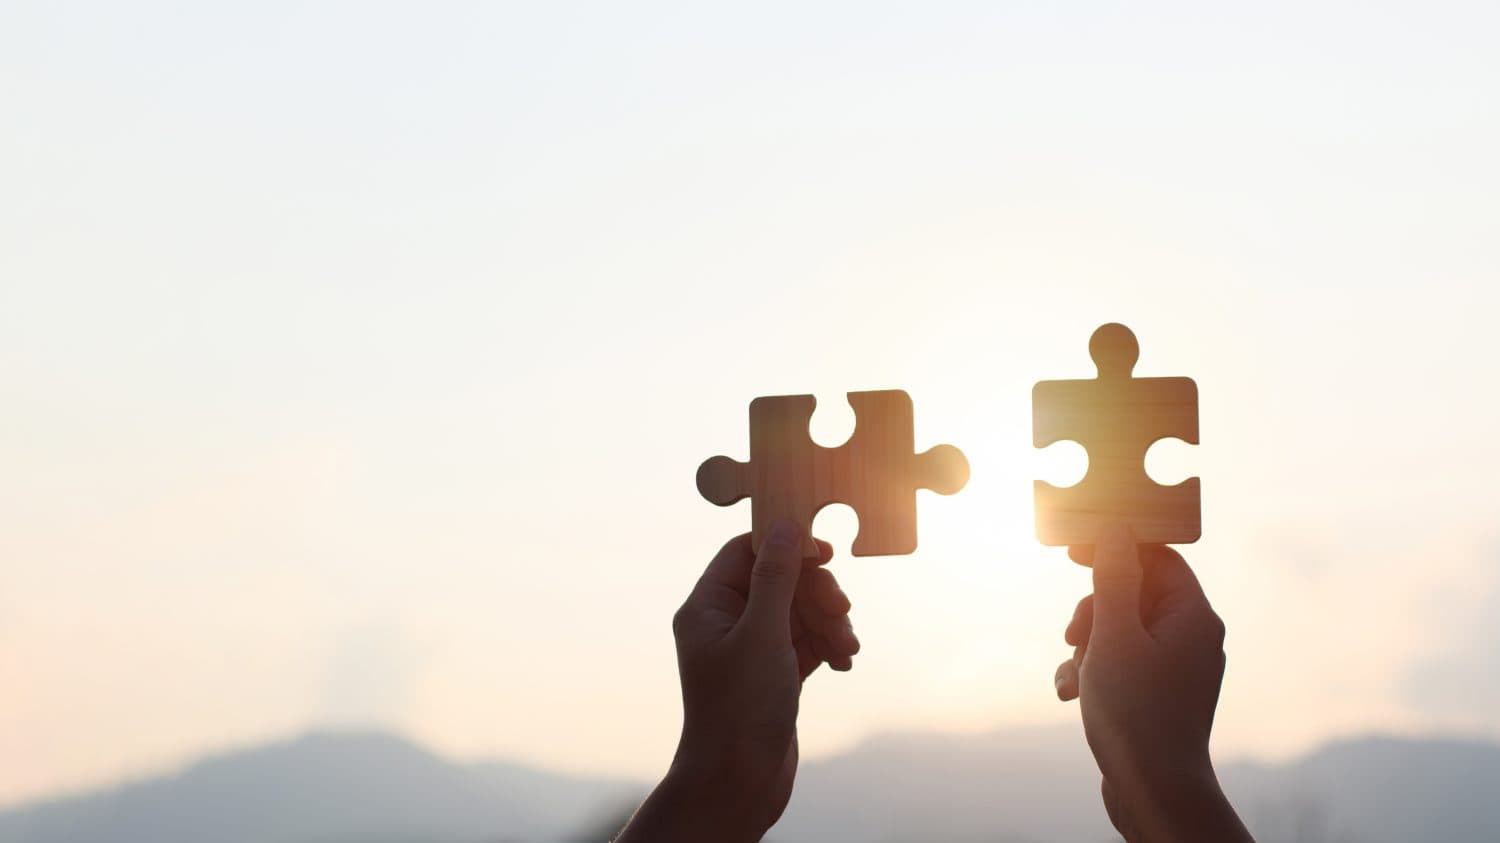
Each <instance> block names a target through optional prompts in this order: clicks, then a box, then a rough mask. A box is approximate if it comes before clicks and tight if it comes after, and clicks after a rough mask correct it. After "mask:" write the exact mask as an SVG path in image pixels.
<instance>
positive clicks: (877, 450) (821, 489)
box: [698, 389, 969, 557]
mask: <svg viewBox="0 0 1500 843" xmlns="http://www.w3.org/2000/svg"><path fill="white" fill-rule="evenodd" d="M816 403H817V402H816V399H814V398H813V396H811V395H781V396H774V397H766V398H757V399H755V400H754V401H752V402H751V403H750V461H749V462H747V463H744V462H739V461H737V460H733V459H730V458H729V457H722V456H721V457H712V458H710V459H708V460H706V461H705V462H704V463H703V464H702V465H701V466H699V467H698V491H699V492H700V493H701V494H702V495H703V497H705V498H707V499H708V500H709V501H711V502H713V503H716V504H718V505H719V506H729V505H730V504H732V503H735V502H736V501H739V500H741V499H743V498H747V497H748V498H750V522H751V544H752V545H753V546H754V548H755V549H756V550H759V549H760V543H761V541H762V540H763V539H764V538H765V536H766V533H767V532H768V531H769V530H770V528H771V525H773V524H775V523H776V522H777V521H778V520H780V519H782V518H787V519H791V520H792V521H794V522H796V523H797V524H798V525H799V526H801V528H802V535H803V542H804V544H803V549H802V550H803V554H804V555H805V556H808V557H813V556H816V555H817V553H818V549H817V545H816V544H815V543H814V542H813V539H812V521H813V518H814V517H815V516H817V514H818V510H820V509H822V508H823V507H825V506H827V505H828V504H830V503H842V504H847V505H848V506H849V507H850V508H851V509H853V510H854V512H855V514H856V515H857V516H858V517H859V533H858V534H857V535H855V537H854V547H853V551H854V555H855V556H888V555H898V554H906V553H911V552H912V551H913V550H915V549H916V547H917V500H916V492H917V489H931V490H932V491H935V492H937V493H939V494H943V495H951V494H953V493H954V492H957V491H958V490H959V489H962V488H963V487H964V484H965V483H967V482H968V480H969V462H968V460H967V459H965V458H964V455H963V453H962V452H961V451H959V450H958V449H957V448H955V447H953V446H952V445H938V446H937V447H935V448H933V449H931V450H929V451H927V452H925V453H921V454H917V453H913V451H914V449H915V448H914V443H915V436H914V434H913V431H912V404H911V397H910V396H908V395H907V394H906V393H905V392H902V391H901V390H895V389H892V390H880V391H875V392H851V393H849V406H851V407H853V408H854V417H855V427H854V434H853V435H852V436H850V437H849V441H847V442H845V443H844V444H843V445H840V446H839V447H837V448H825V447H823V446H821V445H819V444H817V443H815V442H813V441H812V437H811V436H810V435H809V433H808V423H809V422H810V421H812V414H813V409H814V407H815V406H816Z"/></svg>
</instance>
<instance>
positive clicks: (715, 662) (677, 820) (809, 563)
mask: <svg viewBox="0 0 1500 843" xmlns="http://www.w3.org/2000/svg"><path fill="white" fill-rule="evenodd" d="M801 540H802V535H801V531H800V530H799V529H798V528H797V527H796V526H795V525H793V524H790V523H782V524H778V525H777V526H776V527H775V528H774V529H773V530H772V531H771V535H770V536H769V537H767V539H766V541H765V542H764V543H763V544H762V546H761V549H760V554H759V556H755V555H754V554H752V553H751V551H750V537H749V536H740V537H738V538H735V539H733V540H731V541H730V542H729V543H728V544H726V545H725V546H724V548H723V550H720V551H719V555H718V556H716V557H714V560H713V561H712V562H710V563H709V565H708V569H707V570H705V571H704V572H703V576H702V578H701V579H699V580H698V584H697V586H695V587H694V588H693V592H692V594H690V595H688V598H687V602H685V603H684V604H683V605H682V608H681V609H679V610H678V611H677V615H676V617H674V618H673V619H672V632H673V635H674V636H675V637H676V639H677V666H678V673H679V676H680V678H681V681H682V709H683V724H682V736H681V738H680V739H679V741H678V746H677V754H676V756H675V757H674V758H673V759H672V765H671V767H670V768H669V769H668V771H667V774H666V776H665V777H664V778H663V779H662V781H661V783H660V784H659V785H657V787H656V789H655V790H654V791H653V792H652V793H651V795H650V796H649V797H648V798H647V799H646V801H645V803H644V804H642V805H641V807H640V809H639V810H638V811H637V812H636V814H635V816H634V817H633V818H631V820H630V822H629V823H628V824H627V825H626V827H625V830H624V831H623V832H622V833H621V834H620V836H619V837H618V838H617V839H616V840H617V843H647V842H648V841H649V843H675V842H676V841H695V842H696V841H704V840H718V841H725V843H741V841H756V840H759V839H760V838H761V836H762V835H763V834H765V832H766V830H767V829H769V828H770V827H771V826H772V825H773V824H775V822H776V821H777V820H778V819H780V818H781V813H782V811H784V810H785V809H786V805H787V801H788V800H789V799H790V798H791V795H792V780H793V778H794V777H795V775H796V772H797V706H798V700H799V698H800V696H801V693H802V682H803V681H804V680H805V679H807V677H808V676H809V675H810V674H811V673H812V672H813V671H814V670H816V669H817V668H818V666H819V665H820V664H823V663H825V662H826V663H827V664H828V665H829V667H832V668H833V669H834V670H848V669H849V668H850V667H851V666H852V664H853V662H852V658H853V656H854V654H855V653H857V652H858V651H859V640H858V639H857V638H856V637H855V636H854V629H853V627H852V626H851V625H850V623H849V598H848V597H846V596H845V595H844V592H843V591H842V590H840V589H839V586H838V582H837V581H836V580H835V579H834V577H833V575H832V574H831V573H829V571H828V569H826V568H824V567H821V566H822V565H823V563H825V562H827V561H828V559H829V557H830V556H831V555H832V549H831V548H829V546H828V545H827V544H825V543H823V542H819V543H818V547H819V551H820V554H819V557H818V558H817V559H810V560H804V559H802V553H801V546H802V544H801Z"/></svg>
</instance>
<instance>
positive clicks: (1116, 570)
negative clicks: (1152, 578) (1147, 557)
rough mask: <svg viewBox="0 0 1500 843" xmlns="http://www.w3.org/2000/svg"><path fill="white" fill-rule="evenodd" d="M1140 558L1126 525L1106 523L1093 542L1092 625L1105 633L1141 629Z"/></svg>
mask: <svg viewBox="0 0 1500 843" xmlns="http://www.w3.org/2000/svg"><path fill="white" fill-rule="evenodd" d="M1143 580H1144V575H1143V574H1142V572H1141V559H1140V555H1139V552H1138V551H1137V550H1136V546H1135V536H1134V535H1133V534H1132V533H1131V532H1130V528H1129V527H1127V526H1125V525H1124V524H1120V523H1112V524H1107V525H1105V527H1104V528H1103V529H1102V530H1100V531H1099V537H1098V539H1097V540H1096V544H1095V545H1094V629H1095V630H1096V631H1103V632H1104V633H1105V634H1106V635H1110V634H1117V633H1123V632H1131V631H1137V630H1141V629H1143V628H1144V627H1143V625H1142V624H1141V582H1142V581H1143Z"/></svg>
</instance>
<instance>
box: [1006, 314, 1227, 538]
mask: <svg viewBox="0 0 1500 843" xmlns="http://www.w3.org/2000/svg"><path fill="white" fill-rule="evenodd" d="M1089 356H1090V357H1092V358H1093V360H1094V365H1095V367H1096V368H1097V370H1098V376H1097V377H1096V378H1094V379H1091V380H1070V381H1041V382H1039V383H1038V384H1036V386H1035V387H1034V388H1033V390H1032V441H1033V444H1034V445H1035V446H1036V447H1038V448H1045V447H1046V446H1048V445H1051V444H1053V443H1054V442H1060V441H1063V440H1072V441H1075V442H1078V443H1079V444H1080V445H1083V446H1084V448H1085V449H1087V450H1088V454H1089V467H1088V472H1087V473H1086V474H1085V475H1084V477H1083V480H1081V481H1079V482H1078V484H1077V485H1075V486H1071V487H1068V488H1062V489H1060V488H1058V487H1056V486H1053V485H1052V484H1050V483H1047V482H1044V481H1041V480H1038V481H1036V482H1035V486H1034V488H1035V497H1036V530H1037V539H1038V540H1039V541H1040V542H1041V543H1042V544H1044V545H1075V544H1078V545H1091V544H1093V543H1094V540H1095V537H1096V536H1097V535H1098V532H1099V529H1100V528H1101V527H1102V526H1104V524H1106V523H1108V522H1111V521H1118V522H1123V523H1125V524H1127V525H1129V526H1130V528H1131V529H1132V530H1133V531H1134V533H1135V536H1136V539H1137V540H1138V541H1139V542H1141V543H1143V544H1177V543H1187V542H1194V541H1197V540H1198V538H1199V536H1200V535H1201V534H1202V518H1201V507H1200V500H1201V492H1200V484H1199V480H1198V478H1196V477H1192V478H1189V479H1187V480H1185V481H1183V482H1182V483H1179V484H1177V485H1176V486H1162V485H1159V484H1157V483H1156V482H1155V481H1153V480H1152V479H1151V477H1150V476H1149V475H1148V474H1146V467H1145V460H1146V452H1147V450H1149V449H1150V447H1151V445H1152V444H1154V443H1155V442H1157V441H1159V440H1161V439H1167V438H1176V439H1181V440H1183V441H1185V442H1188V443H1190V444H1194V445H1196V444H1198V385H1197V384H1196V383H1194V382H1193V380H1192V379H1191V378H1136V377H1132V375H1131V373H1132V372H1133V370H1134V368H1135V364H1136V361H1137V359H1138V358H1139V356H1140V346H1139V344H1138V343H1137V342H1136V338H1135V334H1134V333H1132V332H1131V331H1130V329H1129V328H1127V327H1125V326H1124V325H1120V324H1118V323H1111V324H1108V325H1103V326H1101V327H1100V328H1099V329H1098V330H1096V331H1095V332H1094V334H1093V336H1092V337H1091V338H1090V339H1089Z"/></svg>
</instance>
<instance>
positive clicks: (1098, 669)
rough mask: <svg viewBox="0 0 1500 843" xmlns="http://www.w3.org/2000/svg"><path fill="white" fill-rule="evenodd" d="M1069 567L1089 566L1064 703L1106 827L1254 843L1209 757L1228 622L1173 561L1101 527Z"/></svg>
mask: <svg viewBox="0 0 1500 843" xmlns="http://www.w3.org/2000/svg"><path fill="white" fill-rule="evenodd" d="M1071 555H1072V556H1073V558H1074V559H1075V560H1076V561H1078V562H1081V563H1083V564H1090V563H1092V565H1093V568H1094V593H1093V594H1092V595H1089V596H1088V597H1085V598H1084V599H1083V600H1082V601H1081V602H1079V604H1078V609H1077V611H1075V612H1074V614H1073V621H1072V622H1071V623H1070V624H1068V629H1067V633H1066V635H1065V638H1066V639H1067V642H1068V643H1069V644H1072V645H1074V647H1075V650H1074V655H1073V658H1071V659H1069V660H1067V661H1065V662H1063V663H1062V665H1060V666H1059V667H1058V669H1057V677H1056V684H1057V695H1058V697H1059V698H1061V699H1063V700H1065V701H1066V700H1071V699H1075V698H1076V699H1078V700H1079V701H1080V708H1081V709H1082V713H1083V731H1084V735H1085V737H1087V739H1088V743H1089V749H1091V750H1092V751H1093V753H1094V759H1095V760H1096V761H1097V762H1098V764H1099V770H1100V772H1101V773H1102V774H1103V777H1104V779H1103V783H1102V788H1101V789H1102V792H1103V796H1104V806H1105V809H1106V810H1107V811H1108V812H1109V819H1110V821H1111V822H1112V823H1114V825H1115V828H1116V829H1118V830H1119V832H1120V834H1121V835H1123V836H1124V837H1125V839H1126V840H1128V841H1131V843H1158V841H1161V842H1162V843H1167V842H1169V841H1170V843H1176V842H1177V841H1183V842H1184V843H1187V841H1202V840H1214V841H1225V843H1237V842H1238V843H1244V842H1245V841H1249V843H1253V840H1252V838H1251V836H1250V832H1249V831H1247V830H1246V829H1245V826H1244V824H1243V823H1242V822H1240V818H1239V816H1238V815H1236V814H1235V811H1234V808H1233V807H1232V806H1231V805H1230V804H1229V800H1228V799H1227V798H1226V797H1225V796H1224V792H1223V790H1222V789H1220V787H1219V780H1218V777H1217V776H1216V774H1215V773H1214V768H1213V761H1212V760H1211V759H1210V757H1209V752H1208V739H1209V733H1210V732H1211V731H1212V729H1213V720H1214V710H1215V708H1216V707H1217V706H1218V702H1219V686H1220V684H1221V682H1222V681H1223V678H1224V623H1223V621H1221V620H1220V619H1219V616H1218V615H1217V614H1215V613H1214V611H1213V609H1212V608H1211V607H1210V606H1209V604H1208V598H1207V597H1205V596H1204V594H1203V589H1202V587H1201V586H1199V584H1198V579H1197V577H1195V576H1193V572H1192V569H1190V568H1189V567H1188V566H1187V563H1186V562H1184V561H1183V559H1182V557H1181V556H1179V555H1178V554H1177V552H1176V551H1174V550H1171V549H1170V548H1167V547H1165V546H1161V545H1147V546H1144V547H1140V548H1138V547H1137V546H1136V544H1135V540H1134V538H1133V537H1132V536H1131V535H1130V532H1129V530H1128V529H1126V528H1124V527H1115V528H1110V529H1106V530H1105V531H1104V532H1103V533H1102V534H1101V535H1100V537H1099V543H1098V544H1097V545H1096V546H1095V547H1093V548H1074V549H1073V552H1072V554H1071Z"/></svg>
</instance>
